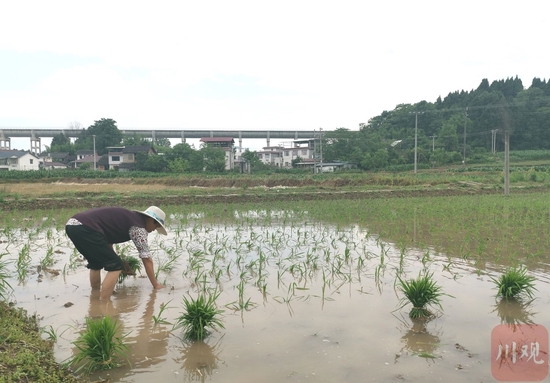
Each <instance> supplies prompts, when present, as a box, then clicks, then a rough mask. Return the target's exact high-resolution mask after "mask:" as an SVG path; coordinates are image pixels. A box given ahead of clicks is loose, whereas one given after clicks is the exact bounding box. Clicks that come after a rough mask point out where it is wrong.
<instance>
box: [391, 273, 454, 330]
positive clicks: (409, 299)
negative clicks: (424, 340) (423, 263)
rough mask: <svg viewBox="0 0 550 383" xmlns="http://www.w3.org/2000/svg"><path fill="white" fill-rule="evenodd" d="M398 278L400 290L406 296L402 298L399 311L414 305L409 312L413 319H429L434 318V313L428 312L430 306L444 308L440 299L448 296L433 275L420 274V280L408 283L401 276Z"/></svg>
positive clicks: (410, 280)
mask: <svg viewBox="0 0 550 383" xmlns="http://www.w3.org/2000/svg"><path fill="white" fill-rule="evenodd" d="M397 278H398V280H399V283H398V288H399V289H400V290H401V292H402V293H403V294H404V295H405V297H403V298H401V300H400V303H401V305H400V306H399V307H398V309H401V308H403V307H404V306H406V305H408V304H409V303H410V304H412V305H413V308H412V309H411V311H410V312H409V317H410V318H411V319H428V318H430V317H431V316H433V314H432V312H431V311H430V310H428V306H437V307H439V308H442V307H441V301H440V297H441V296H442V295H447V294H444V293H442V292H441V287H440V286H438V285H437V283H436V282H435V281H434V280H433V273H432V274H424V275H421V274H419V275H418V278H416V279H409V280H406V281H404V280H403V279H401V277H399V276H398V277H397Z"/></svg>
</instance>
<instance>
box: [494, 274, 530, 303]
mask: <svg viewBox="0 0 550 383" xmlns="http://www.w3.org/2000/svg"><path fill="white" fill-rule="evenodd" d="M491 280H492V281H493V283H494V284H495V285H496V288H497V297H501V298H503V299H510V298H521V297H528V298H533V294H534V292H535V291H536V290H537V289H536V287H535V281H536V278H535V277H533V276H531V275H528V274H527V269H526V268H525V267H523V266H520V267H513V268H508V269H507V270H506V271H505V272H504V274H502V275H501V276H500V277H498V278H494V277H491Z"/></svg>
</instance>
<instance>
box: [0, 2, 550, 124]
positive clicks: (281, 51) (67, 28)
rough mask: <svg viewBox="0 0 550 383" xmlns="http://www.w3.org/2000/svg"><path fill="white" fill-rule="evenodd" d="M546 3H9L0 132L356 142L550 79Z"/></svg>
mask: <svg viewBox="0 0 550 383" xmlns="http://www.w3.org/2000/svg"><path fill="white" fill-rule="evenodd" d="M549 11H550V2H549V1H548V0H543V1H538V0H536V1H529V0H526V1H507V0H499V1H493V0H475V1H470V0H466V1H465V0H462V1H452V2H451V1H441V0H438V1H422V0H417V1H382V0H380V1H378V0H377V1H374V0H362V1H346V0H338V1H323V0H314V1H309V0H307V1H306V0H292V1H285V0H277V1H264V0H254V1H241V0H231V1H228V0H223V1H220V0H215V1H195V0H194V1H185V0H180V1H162V0H160V1H159V0H156V1H147V2H145V1H135V0H133V1H120V0H109V1H97V0H94V1H74V0H70V1H56V0H48V1H43V0H40V1H24V0H18V1H2V3H1V5H0V66H1V69H2V70H1V71H0V128H2V127H5V128H7V127H10V128H13V127H43V128H47V127H67V126H69V124H71V123H74V122H78V123H80V124H81V125H82V126H83V127H88V126H90V125H91V124H93V123H94V121H95V120H99V119H101V118H112V119H114V120H115V121H117V125H118V127H119V128H120V129H131V128H139V129H149V128H151V129H154V128H158V129H243V130H247V129H258V130H277V129H300V130H307V129H312V130H313V129H319V128H323V129H325V130H331V129H335V128H340V127H343V128H348V129H351V130H357V129H358V126H359V123H361V122H368V120H369V119H370V118H372V117H374V116H377V115H379V114H380V113H382V112H383V111H384V110H392V109H394V108H395V107H396V106H397V105H398V104H402V103H416V102H419V101H422V100H426V101H429V102H434V101H435V100H436V99H437V97H438V96H441V97H442V98H443V97H445V96H446V95H447V94H448V93H449V92H454V91H457V90H471V89H475V88H476V87H477V86H478V85H479V83H480V82H481V80H482V79H483V78H487V79H488V80H489V82H492V81H494V80H500V79H506V78H508V77H515V76H518V77H519V78H520V79H521V80H522V81H523V84H524V86H526V87H528V86H529V85H530V84H531V81H532V79H533V77H539V78H543V79H548V78H550V75H548V73H549V71H550V49H549V43H548V36H549V35H550V30H549V26H550V25H549V22H548V18H549Z"/></svg>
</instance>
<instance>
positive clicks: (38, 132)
mask: <svg viewBox="0 0 550 383" xmlns="http://www.w3.org/2000/svg"><path fill="white" fill-rule="evenodd" d="M119 130H120V131H121V133H122V135H123V136H137V137H144V138H151V139H153V140H154V139H158V138H174V139H177V138H180V139H181V142H185V140H186V139H187V138H203V137H233V138H234V139H236V140H238V142H239V145H238V146H239V147H242V140H243V139H246V138H248V139H265V140H266V146H270V139H271V138H273V139H288V140H299V139H308V138H314V137H315V135H316V134H319V133H320V132H321V131H322V130H321V129H319V130H317V131H316V130H206V129H205V130H175V129H174V130H166V129H119ZM81 133H82V129H66V128H0V150H10V149H11V138H25V137H28V138H29V139H30V143H31V145H30V148H31V152H33V153H39V152H40V151H41V150H40V148H41V138H53V137H55V136H57V135H59V134H64V135H65V136H66V137H68V138H77V137H80V134H81Z"/></svg>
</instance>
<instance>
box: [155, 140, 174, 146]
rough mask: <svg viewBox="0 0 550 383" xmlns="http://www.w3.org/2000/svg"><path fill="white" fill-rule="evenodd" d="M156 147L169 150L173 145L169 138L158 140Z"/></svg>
mask: <svg viewBox="0 0 550 383" xmlns="http://www.w3.org/2000/svg"><path fill="white" fill-rule="evenodd" d="M154 145H155V146H160V147H162V148H169V147H171V146H172V143H171V142H170V140H169V139H168V138H156V139H155V142H154Z"/></svg>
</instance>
